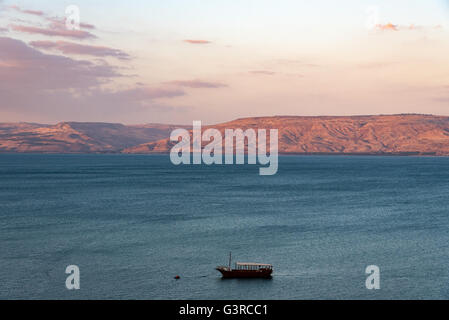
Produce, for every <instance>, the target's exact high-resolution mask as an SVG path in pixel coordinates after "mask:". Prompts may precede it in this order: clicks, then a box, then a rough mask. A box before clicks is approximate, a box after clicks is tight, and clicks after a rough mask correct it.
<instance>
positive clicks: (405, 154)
mask: <svg viewBox="0 0 449 320" xmlns="http://www.w3.org/2000/svg"><path fill="white" fill-rule="evenodd" d="M2 155H136V156H139V155H140V156H153V155H154V156H156V155H160V156H162V155H166V156H168V155H170V153H167V152H152V153H123V152H65V153H61V152H0V156H2ZM279 155H280V156H355V157H357V156H358V157H370V156H371V157H436V158H445V157H449V155H446V154H441V155H440V154H435V153H420V152H400V153H332V152H328V153H322V152H316V153H296V152H291V153H283V152H280V153H279ZM245 156H246V154H245Z"/></svg>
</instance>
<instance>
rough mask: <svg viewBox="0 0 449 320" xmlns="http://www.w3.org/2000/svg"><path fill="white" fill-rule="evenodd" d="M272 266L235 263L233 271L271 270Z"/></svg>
mask: <svg viewBox="0 0 449 320" xmlns="http://www.w3.org/2000/svg"><path fill="white" fill-rule="evenodd" d="M272 269H273V266H272V265H271V264H266V263H253V262H237V263H236V264H235V270H241V271H257V270H272Z"/></svg>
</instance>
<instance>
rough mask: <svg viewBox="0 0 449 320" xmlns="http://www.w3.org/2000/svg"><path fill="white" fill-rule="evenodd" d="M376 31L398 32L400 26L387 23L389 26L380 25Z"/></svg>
mask: <svg viewBox="0 0 449 320" xmlns="http://www.w3.org/2000/svg"><path fill="white" fill-rule="evenodd" d="M376 29H378V30H382V31H398V30H399V29H398V25H395V24H392V23H387V24H378V25H376Z"/></svg>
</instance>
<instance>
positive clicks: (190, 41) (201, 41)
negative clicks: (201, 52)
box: [184, 39, 211, 44]
mask: <svg viewBox="0 0 449 320" xmlns="http://www.w3.org/2000/svg"><path fill="white" fill-rule="evenodd" d="M184 42H187V43H191V44H208V43H211V42H210V41H208V40H191V39H188V40H184Z"/></svg>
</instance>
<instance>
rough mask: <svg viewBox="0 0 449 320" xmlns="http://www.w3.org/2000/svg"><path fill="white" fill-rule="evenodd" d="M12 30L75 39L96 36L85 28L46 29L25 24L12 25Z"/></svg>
mask: <svg viewBox="0 0 449 320" xmlns="http://www.w3.org/2000/svg"><path fill="white" fill-rule="evenodd" d="M11 28H12V30H14V31H18V32H24V33H29V34H41V35H45V36H50V37H68V38H75V39H87V38H96V36H95V35H93V34H92V33H90V32H87V31H83V30H69V29H63V28H58V29H45V28H39V27H31V26H23V25H11Z"/></svg>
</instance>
